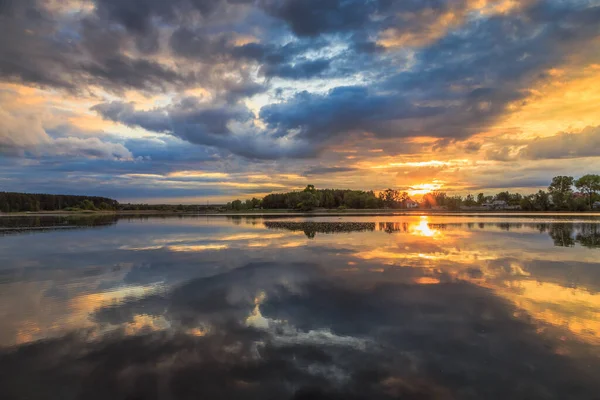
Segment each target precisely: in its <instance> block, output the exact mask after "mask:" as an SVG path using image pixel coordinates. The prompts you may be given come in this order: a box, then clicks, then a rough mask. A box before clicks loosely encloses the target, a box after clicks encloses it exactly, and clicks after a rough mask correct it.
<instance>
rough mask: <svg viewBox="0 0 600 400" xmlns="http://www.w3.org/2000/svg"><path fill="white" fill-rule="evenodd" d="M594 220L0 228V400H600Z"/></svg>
mask: <svg viewBox="0 0 600 400" xmlns="http://www.w3.org/2000/svg"><path fill="white" fill-rule="evenodd" d="M599 289H600V218H599V217H595V216H586V215H581V216H569V217H566V216H536V217H532V216H524V215H511V216H498V215H470V216H469V215H446V216H444V215H430V216H420V215H407V216H330V217H328V216H317V217H310V218H309V217H302V216H278V217H269V218H266V217H260V216H252V217H251V216H229V217H227V216H197V217H193V216H189V217H188V216H186V217H121V218H119V217H116V216H99V217H90V218H83V217H61V218H52V217H35V218H29V217H28V218H0V398H1V399H86V400H89V399H363V398H364V399H598V398H600V380H599V379H598V377H599V376H600V292H599Z"/></svg>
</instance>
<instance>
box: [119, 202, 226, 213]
mask: <svg viewBox="0 0 600 400" xmlns="http://www.w3.org/2000/svg"><path fill="white" fill-rule="evenodd" d="M220 208H222V206H219V205H194V204H132V203H126V204H119V210H120V211H160V212H207V211H217V210H219V209H220Z"/></svg>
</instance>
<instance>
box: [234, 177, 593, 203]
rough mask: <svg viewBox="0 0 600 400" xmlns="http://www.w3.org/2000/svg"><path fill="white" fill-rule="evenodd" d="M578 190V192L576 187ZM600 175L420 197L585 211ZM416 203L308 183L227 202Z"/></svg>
mask: <svg viewBox="0 0 600 400" xmlns="http://www.w3.org/2000/svg"><path fill="white" fill-rule="evenodd" d="M574 188H576V189H577V191H575V190H574ZM599 192H600V175H594V174H588V175H584V176H582V177H580V178H579V179H575V178H573V177H572V176H556V177H554V178H553V179H552V181H551V183H550V185H549V186H548V190H539V191H538V192H537V193H534V194H530V195H522V194H520V193H510V192H509V191H503V192H500V193H497V194H496V195H485V194H484V193H478V194H477V195H473V194H468V195H467V196H464V197H463V196H457V195H455V196H451V195H448V194H447V193H446V192H444V191H433V192H430V193H427V194H425V195H424V196H423V198H422V199H421V200H420V202H419V204H418V206H419V208H424V209H432V208H441V209H447V210H461V209H477V208H486V207H488V206H489V207H491V209H493V208H504V209H507V208H508V209H521V210H525V211H586V210H591V209H593V208H594V202H596V201H598V200H600V196H599V194H598V193H599ZM411 204H414V202H413V200H412V199H411V198H410V196H409V195H408V193H407V192H403V191H398V190H395V189H391V188H390V189H386V190H384V191H382V192H380V193H379V194H378V195H375V193H374V192H373V191H362V190H340V189H316V188H315V187H314V185H308V186H306V188H305V189H304V190H303V191H294V192H287V193H272V194H269V195H267V196H265V197H264V198H262V199H258V198H252V199H248V200H246V201H242V200H234V201H232V202H229V203H227V204H226V206H225V208H226V209H227V210H236V211H242V210H250V209H256V208H263V209H296V210H302V211H308V210H312V209H314V208H318V207H322V208H327V209H333V208H338V209H344V208H352V209H378V208H392V209H402V208H409V205H411Z"/></svg>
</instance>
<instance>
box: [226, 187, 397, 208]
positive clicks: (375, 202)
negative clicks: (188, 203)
mask: <svg viewBox="0 0 600 400" xmlns="http://www.w3.org/2000/svg"><path fill="white" fill-rule="evenodd" d="M384 204H385V202H384V200H383V199H382V198H381V197H377V196H375V193H374V192H373V191H367V192H365V191H362V190H340V189H319V190H317V189H315V187H314V186H313V185H308V186H307V187H306V189H304V190H303V191H301V192H288V193H273V194H269V195H267V196H265V197H264V198H263V199H262V200H259V199H257V198H253V199H251V200H246V202H242V201H241V200H235V201H233V202H231V203H227V206H226V207H227V208H228V209H232V210H245V209H252V208H264V209H299V210H312V209H313V208H317V207H323V208H329V209H331V208H355V209H365V208H366V209H375V208H383V206H384Z"/></svg>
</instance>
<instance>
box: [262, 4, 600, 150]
mask: <svg viewBox="0 0 600 400" xmlns="http://www.w3.org/2000/svg"><path fill="white" fill-rule="evenodd" d="M599 22H600V8H599V7H589V8H584V7H581V6H578V5H576V4H564V3H561V4H559V5H555V4H550V3H545V2H544V3H538V4H535V5H534V6H531V7H529V8H525V10H524V12H523V13H522V14H520V13H518V14H510V15H508V16H504V15H500V16H493V17H490V18H487V19H482V20H479V21H476V22H472V23H469V24H467V25H466V26H465V27H464V28H463V29H461V30H459V31H456V32H450V33H449V34H448V35H446V36H445V37H443V38H441V39H440V40H439V41H437V42H434V43H433V44H432V45H430V46H429V47H427V48H424V49H423V51H422V52H417V53H416V66H415V67H414V68H413V69H412V71H405V72H401V73H398V74H395V75H391V76H389V77H387V78H385V79H382V80H381V81H380V82H378V83H376V84H375V85H372V86H370V87H369V89H367V88H365V87H355V88H342V87H338V88H335V89H332V90H331V91H330V93H329V94H327V95H324V96H323V95H315V94H310V93H300V94H298V95H296V96H295V97H294V98H292V99H291V100H288V101H287V102H285V103H280V104H273V105H268V106H265V107H264V108H263V109H262V110H261V118H262V119H263V120H264V121H265V122H267V123H268V124H269V126H270V127H272V128H273V129H276V130H278V131H279V132H280V134H281V135H285V134H286V133H287V132H294V134H296V132H300V135H301V136H303V137H308V138H310V139H311V140H314V138H315V137H318V138H319V139H318V140H323V138H325V137H332V136H336V135H339V134H344V133H347V132H351V131H366V132H370V133H373V134H375V135H377V136H380V137H386V136H438V137H452V138H467V137H469V136H471V135H474V134H476V133H478V132H481V131H484V130H485V129H486V128H487V127H488V126H489V125H490V124H492V123H493V122H495V121H496V120H497V119H498V118H499V117H500V116H502V115H504V114H505V113H506V112H507V106H508V105H509V104H511V103H514V102H519V101H523V100H524V99H525V98H526V96H527V91H526V90H524V89H527V88H529V87H531V86H532V85H533V84H534V83H535V82H536V81H538V80H539V79H544V78H545V76H544V75H543V70H544V69H546V68H550V67H553V66H555V65H557V64H559V63H561V62H562V61H564V60H565V57H566V56H567V54H568V53H569V51H570V46H573V45H576V46H581V44H582V43H587V42H588V41H589V40H592V39H593V38H595V37H596V36H597V35H598V34H599V33H600V32H599V28H598V27H599V26H600V23H599ZM452 87H455V88H456V89H455V90H451V88H452ZM434 105H435V106H434Z"/></svg>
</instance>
